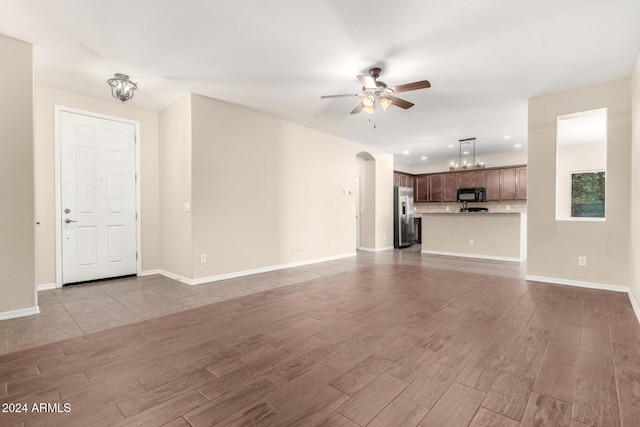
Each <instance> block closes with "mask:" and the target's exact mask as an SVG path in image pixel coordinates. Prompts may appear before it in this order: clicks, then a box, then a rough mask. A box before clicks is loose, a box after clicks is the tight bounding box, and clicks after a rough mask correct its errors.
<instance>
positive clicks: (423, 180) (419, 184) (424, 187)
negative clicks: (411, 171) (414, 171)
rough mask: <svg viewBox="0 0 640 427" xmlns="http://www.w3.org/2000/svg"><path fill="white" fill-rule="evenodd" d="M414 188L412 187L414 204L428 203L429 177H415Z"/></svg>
mask: <svg viewBox="0 0 640 427" xmlns="http://www.w3.org/2000/svg"><path fill="white" fill-rule="evenodd" d="M414 182H415V187H413V201H414V202H428V201H429V175H417V176H416V177H415V181H414Z"/></svg>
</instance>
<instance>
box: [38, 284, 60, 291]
mask: <svg viewBox="0 0 640 427" xmlns="http://www.w3.org/2000/svg"><path fill="white" fill-rule="evenodd" d="M57 288H58V285H56V284H55V283H41V284H39V285H38V292H40V291H50V290H52V289H57Z"/></svg>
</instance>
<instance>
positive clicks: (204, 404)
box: [0, 254, 640, 427]
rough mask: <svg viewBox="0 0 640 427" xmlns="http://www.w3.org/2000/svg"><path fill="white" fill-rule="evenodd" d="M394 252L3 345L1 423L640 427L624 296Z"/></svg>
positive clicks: (637, 329)
mask: <svg viewBox="0 0 640 427" xmlns="http://www.w3.org/2000/svg"><path fill="white" fill-rule="evenodd" d="M418 256H419V254H418ZM380 259H381V260H384V262H382V261H380V262H368V263H363V264H362V265H359V266H355V267H354V268H351V269H348V270H345V271H342V272H337V273H335V274H329V275H325V276H322V277H318V278H315V279H311V280H308V281H305V282H302V283H297V284H294V285H290V286H282V287H277V288H273V289H270V290H267V291H263V292H258V293H254V294H250V295H245V296H241V297H238V298H234V299H228V300H225V301H221V302H217V303H214V304H210V305H203V306H200V307H196V308H193V309H189V310H185V311H180V312H176V313H173V314H169V315H166V316H162V317H157V318H154V319H150V320H144V321H141V322H137V323H131V324H128V325H124V326H120V327H117V328H113V329H108V330H104V331H100V332H96V333H91V334H86V335H81V336H78V337H75V338H71V339H67V340H63V341H58V342H55V343H49V344H46V345H44V346H39V347H35V348H31V349H26V350H22V351H17V352H9V353H7V354H4V355H0V401H1V402H2V409H3V411H2V412H0V425H1V426H92V427H93V426H133V425H135V426H174V427H178V426H295V425H300V426H403V427H404V426H406V427H411V426H425V427H426V426H447V427H455V426H475V427H478V426H491V427H494V426H518V425H523V426H575V427H577V426H584V425H587V426H607V427H610V426H620V425H622V426H625V427H626V426H638V425H640V326H639V324H638V321H637V319H636V318H635V316H634V313H633V311H632V307H631V304H630V302H629V299H628V296H627V295H626V294H624V293H617V292H607V291H600V290H592V289H583V288H576V287H568V286H559V285H549V284H543V283H536V282H527V281H525V280H523V279H521V278H518V277H507V276H508V275H502V276H501V275H494V274H481V272H476V273H473V272H468V271H459V270H458V271H456V270H453V269H441V268H437V267H438V263H437V262H432V263H430V264H429V265H428V266H425V265H423V264H420V263H419V262H413V263H403V262H402V261H401V260H399V259H397V257H393V258H391V257H387V258H380ZM432 259H433V258H432ZM443 263H446V259H444V261H443ZM486 265H487V266H490V265H495V263H493V264H491V263H487V264H486ZM488 270H489V269H488ZM19 409H20V411H18V410H19Z"/></svg>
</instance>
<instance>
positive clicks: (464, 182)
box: [454, 172, 474, 202]
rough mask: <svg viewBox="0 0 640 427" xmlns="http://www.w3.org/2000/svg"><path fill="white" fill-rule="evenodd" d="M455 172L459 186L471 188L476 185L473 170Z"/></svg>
mask: <svg viewBox="0 0 640 427" xmlns="http://www.w3.org/2000/svg"><path fill="white" fill-rule="evenodd" d="M455 174H456V175H457V176H458V188H471V187H473V186H474V185H473V180H472V177H471V172H457V173H455ZM456 190H457V189H456ZM454 202H455V200H454Z"/></svg>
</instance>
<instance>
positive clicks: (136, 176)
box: [135, 174, 138, 182]
mask: <svg viewBox="0 0 640 427" xmlns="http://www.w3.org/2000/svg"><path fill="white" fill-rule="evenodd" d="M135 178H136V182H138V174H135Z"/></svg>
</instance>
